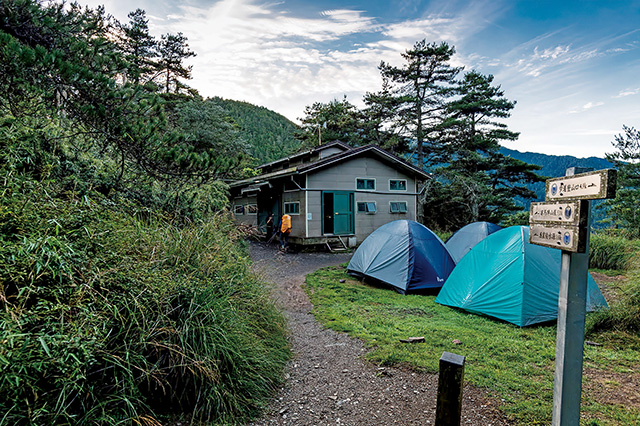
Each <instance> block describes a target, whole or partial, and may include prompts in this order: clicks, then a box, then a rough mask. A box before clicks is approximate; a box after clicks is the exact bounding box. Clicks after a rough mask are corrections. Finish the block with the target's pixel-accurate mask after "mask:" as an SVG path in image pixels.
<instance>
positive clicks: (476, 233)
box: [444, 222, 502, 263]
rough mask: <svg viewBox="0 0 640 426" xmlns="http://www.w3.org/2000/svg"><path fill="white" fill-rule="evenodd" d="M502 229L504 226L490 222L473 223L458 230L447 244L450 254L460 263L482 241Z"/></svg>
mask: <svg viewBox="0 0 640 426" xmlns="http://www.w3.org/2000/svg"><path fill="white" fill-rule="evenodd" d="M501 229H502V226H499V225H496V224H494V223H490V222H473V223H470V224H468V225H466V226H463V227H462V228H460V229H458V230H457V231H456V232H455V234H453V235H452V236H451V237H449V239H448V240H447V241H446V242H445V244H444V245H445V246H446V247H447V250H449V254H450V255H451V257H452V258H453V260H454V262H456V263H458V262H460V259H462V258H463V257H464V255H465V254H467V252H469V250H471V249H472V248H473V246H475V245H476V244H478V243H479V242H480V241H482V240H484V239H485V238H486V237H487V236H488V235H490V234H493V233H494V232H496V231H499V230H501Z"/></svg>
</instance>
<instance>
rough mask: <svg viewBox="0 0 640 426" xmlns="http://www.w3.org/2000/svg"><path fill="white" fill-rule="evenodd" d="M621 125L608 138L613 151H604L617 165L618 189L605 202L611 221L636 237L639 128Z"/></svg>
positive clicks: (639, 208) (639, 197) (639, 221)
mask: <svg viewBox="0 0 640 426" xmlns="http://www.w3.org/2000/svg"><path fill="white" fill-rule="evenodd" d="M622 129H623V132H624V133H623V134H618V135H616V136H615V138H614V141H613V142H612V145H613V146H614V148H615V149H616V151H615V152H613V153H608V154H607V160H609V161H611V162H612V163H613V164H614V165H615V167H616V168H617V169H618V190H617V192H616V198H614V199H613V200H607V201H606V202H605V206H607V207H608V212H609V215H610V217H611V222H613V223H614V224H615V225H616V226H617V227H620V228H623V229H626V230H627V231H628V232H629V234H630V235H631V236H633V237H635V238H640V131H638V130H636V129H635V128H633V127H628V126H622Z"/></svg>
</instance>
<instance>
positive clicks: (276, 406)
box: [251, 243, 510, 426]
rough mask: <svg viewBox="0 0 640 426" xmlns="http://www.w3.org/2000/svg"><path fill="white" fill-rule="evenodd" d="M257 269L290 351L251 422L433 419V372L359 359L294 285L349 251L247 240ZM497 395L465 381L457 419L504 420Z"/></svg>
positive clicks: (489, 425) (353, 343) (354, 346)
mask: <svg viewBox="0 0 640 426" xmlns="http://www.w3.org/2000/svg"><path fill="white" fill-rule="evenodd" d="M251 257H252V258H253V260H254V268H255V270H256V272H258V273H259V274H261V275H262V276H263V277H264V279H265V281H267V282H270V283H272V284H273V286H274V288H273V290H274V296H275V298H276V301H277V303H278V304H280V305H281V307H282V308H283V310H284V311H285V313H286V315H287V318H288V320H289V328H290V331H291V342H292V346H293V351H294V354H295V356H294V359H293V360H292V361H291V363H290V365H289V368H288V372H287V376H286V378H287V381H286V384H285V386H284V387H283V389H282V390H281V392H280V394H279V395H278V396H277V398H276V399H275V400H274V401H273V403H272V404H271V405H270V407H269V409H268V410H267V412H266V413H265V415H264V416H263V417H262V418H261V419H259V420H258V421H256V422H254V423H252V425H255V426H259V425H307V426H320V425H332V426H335V425H349V426H351V425H353V426H359V425H367V426H369V425H370V426H374V425H380V426H382V425H394V424H397V425H430V424H431V425H433V424H434V418H435V405H436V390H437V386H438V377H437V375H432V374H421V373H412V372H410V371H406V370H401V369H395V368H378V367H376V366H375V365H371V364H369V363H367V362H365V361H364V360H363V355H364V354H365V348H364V346H363V344H362V342H360V341H359V340H357V339H353V338H350V337H349V336H347V335H346V334H343V333H336V332H334V331H332V330H329V329H326V328H324V327H323V326H322V325H320V324H319V323H318V322H316V320H315V319H314V317H313V315H312V314H311V313H310V312H311V308H312V305H311V303H310V302H309V299H308V298H307V295H306V294H305V293H304V290H302V288H301V284H303V283H304V278H305V276H306V275H307V274H309V273H311V272H313V271H315V270H317V269H319V268H321V267H324V266H330V265H337V264H340V263H343V262H346V261H347V260H348V259H349V255H346V254H329V253H298V254H282V253H279V252H278V251H277V248H276V246H275V245H272V246H267V245H266V244H264V243H252V244H251ZM494 406H496V401H492V400H490V399H489V398H487V397H486V395H485V394H484V392H482V391H481V390H479V389H475V388H473V387H471V386H466V387H465V390H464V402H463V408H462V410H463V412H462V416H463V418H462V424H464V425H474V426H475V425H477V426H498V425H509V424H510V423H509V422H508V421H507V420H506V419H504V417H503V416H502V415H501V414H500V412H498V411H497V410H496V409H495V408H493V407H494Z"/></svg>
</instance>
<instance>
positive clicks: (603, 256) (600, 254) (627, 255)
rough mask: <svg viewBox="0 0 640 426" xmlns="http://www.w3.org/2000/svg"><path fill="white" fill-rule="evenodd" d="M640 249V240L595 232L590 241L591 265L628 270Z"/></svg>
mask: <svg viewBox="0 0 640 426" xmlns="http://www.w3.org/2000/svg"><path fill="white" fill-rule="evenodd" d="M639 251H640V242H639V241H637V240H629V239H627V238H624V237H622V236H616V235H609V234H607V233H593V234H592V235H591V239H590V242H589V267H590V268H597V269H613V270H627V269H629V268H630V267H631V262H632V260H633V259H634V257H635V256H636V254H637V253H638V252H639Z"/></svg>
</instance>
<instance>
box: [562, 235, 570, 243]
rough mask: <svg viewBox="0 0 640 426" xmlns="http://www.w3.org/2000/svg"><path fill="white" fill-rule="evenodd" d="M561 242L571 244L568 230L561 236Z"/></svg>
mask: <svg viewBox="0 0 640 426" xmlns="http://www.w3.org/2000/svg"><path fill="white" fill-rule="evenodd" d="M562 242H564V245H565V246H568V245H571V234H570V233H568V232H565V233H564V235H563V237H562Z"/></svg>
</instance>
